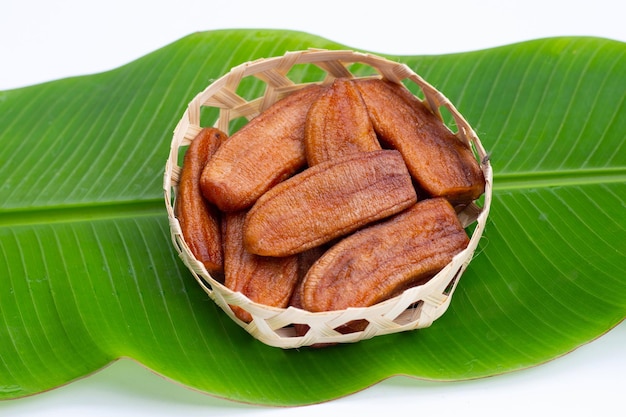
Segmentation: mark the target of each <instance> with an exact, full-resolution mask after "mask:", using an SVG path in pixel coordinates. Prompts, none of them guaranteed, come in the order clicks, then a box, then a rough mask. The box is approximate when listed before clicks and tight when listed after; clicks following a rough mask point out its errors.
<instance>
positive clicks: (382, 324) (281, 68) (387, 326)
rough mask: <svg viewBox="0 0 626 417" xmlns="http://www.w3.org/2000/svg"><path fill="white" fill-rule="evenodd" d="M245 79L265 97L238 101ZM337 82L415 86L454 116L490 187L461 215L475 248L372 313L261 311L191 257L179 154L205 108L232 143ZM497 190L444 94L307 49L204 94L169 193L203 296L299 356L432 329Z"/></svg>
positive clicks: (186, 120)
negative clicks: (353, 327)
mask: <svg viewBox="0 0 626 417" xmlns="http://www.w3.org/2000/svg"><path fill="white" fill-rule="evenodd" d="M297 64H305V65H314V66H316V67H318V68H321V69H322V71H323V72H324V77H323V78H322V79H321V80H318V81H313V82H301V83H297V82H295V81H293V80H291V79H290V78H289V71H290V70H291V69H292V68H293V66H294V65H297ZM353 64H364V65H365V66H368V67H369V68H370V69H371V70H373V73H372V74H367V75H359V74H353V73H352V72H350V66H351V65H353ZM246 77H254V78H256V79H257V80H259V81H260V82H263V83H265V92H264V93H263V94H262V95H261V96H259V97H257V98H254V99H250V100H246V99H244V98H243V97H242V96H241V95H239V94H238V93H237V88H238V87H239V84H240V82H241V80H242V79H244V78H246ZM339 77H351V78H371V77H377V78H385V79H388V80H390V81H394V82H399V83H413V84H415V85H417V87H418V88H419V90H421V92H422V94H423V96H424V98H423V99H422V101H423V102H424V104H426V105H427V107H428V108H429V109H430V110H431V111H432V112H433V113H435V114H436V115H437V116H438V117H440V118H441V117H442V115H441V112H440V108H446V109H447V111H448V112H449V113H450V114H451V116H452V118H453V120H454V123H455V125H456V127H457V129H458V130H457V131H456V132H454V133H455V135H456V136H457V138H459V140H462V141H463V142H465V143H467V144H470V145H471V146H472V147H473V149H474V152H475V154H476V157H477V160H478V162H479V164H480V167H481V169H482V171H483V174H484V177H485V182H486V184H485V193H484V194H483V199H482V206H479V205H476V204H471V205H469V206H468V207H467V208H466V209H465V210H464V211H462V212H461V213H459V219H460V220H461V223H462V225H463V227H467V226H468V225H469V224H472V223H476V226H475V227H474V230H473V232H472V234H471V236H470V242H469V245H468V247H467V248H466V249H464V250H463V251H462V252H460V253H459V254H457V255H456V256H455V257H454V258H453V260H452V262H450V264H448V265H447V266H446V267H445V268H444V269H443V270H442V271H440V272H439V273H438V274H437V275H435V277H433V278H431V279H430V280H429V281H428V282H427V283H425V284H423V285H420V286H416V287H412V288H409V289H407V290H405V291H404V292H403V293H401V294H400V295H398V296H396V297H394V298H391V299H388V300H386V301H383V302H381V303H378V304H375V305H374V306H371V307H359V308H349V309H346V310H339V311H329V312H309V311H305V310H301V309H298V308H295V307H288V308H277V307H270V306H266V305H262V304H258V303H255V302H253V301H251V300H250V299H248V298H247V297H246V296H244V295H243V294H241V293H239V292H234V291H232V290H230V289H229V288H227V287H226V286H224V285H223V284H222V283H220V282H219V281H217V280H216V279H214V278H213V277H212V276H211V275H210V274H209V273H208V272H207V270H206V268H205V267H204V265H203V264H202V263H201V262H199V261H198V260H197V259H195V257H194V256H193V254H192V253H191V251H190V250H189V247H188V246H187V244H186V242H185V240H184V237H183V236H182V231H181V228H180V224H179V222H178V219H177V218H176V216H175V200H176V191H177V186H178V180H179V176H180V171H181V166H180V165H179V152H180V151H181V148H182V147H184V146H186V145H188V144H189V143H190V142H191V141H192V140H193V138H194V137H195V136H196V135H197V133H198V132H199V131H200V130H201V129H202V128H203V127H207V126H202V125H201V121H200V119H201V115H200V112H201V109H202V108H204V107H214V108H217V109H218V110H219V116H218V117H217V120H216V121H215V123H214V124H213V127H216V128H218V129H220V130H222V131H224V132H225V133H227V134H229V135H231V132H230V130H231V129H230V123H231V121H232V120H234V119H236V118H239V117H246V118H247V119H251V118H252V117H254V116H256V115H258V114H259V113H260V112H261V111H263V109H264V108H267V107H268V106H269V105H271V104H272V103H273V102H275V101H276V100H278V99H280V98H282V97H283V96H284V95H286V94H289V93H290V92H293V91H295V90H297V89H300V88H304V87H305V86H307V85H309V84H311V83H318V84H319V83H321V84H329V83H331V82H332V80H333V79H335V78H339ZM405 85H406V84H405ZM492 183H493V172H492V168H491V163H490V161H489V156H488V154H487V152H486V151H485V149H484V148H483V146H482V143H481V142H480V140H479V138H478V136H477V135H476V133H475V132H474V130H473V129H472V127H471V126H470V125H469V123H468V122H467V121H466V120H465V118H464V117H463V116H462V115H461V114H460V113H459V112H458V110H457V109H456V108H455V107H454V105H453V104H452V103H451V102H450V101H449V100H448V99H447V98H446V97H445V96H444V95H443V94H442V93H441V92H439V91H438V90H437V89H435V88H434V87H433V86H432V85H430V84H429V83H428V82H426V81H425V80H424V79H423V78H422V77H420V76H419V75H417V74H416V73H415V72H413V70H411V69H410V68H409V67H408V66H407V65H406V64H403V63H398V62H394V61H390V60H388V59H386V58H383V57H381V56H378V55H374V54H370V53H363V52H357V51H352V50H326V49H308V50H302V51H290V52H287V53H285V54H284V55H282V56H275V57H269V58H260V59H256V60H253V61H249V62H244V63H242V64H239V65H237V66H235V67H233V68H231V70H230V71H228V72H227V73H226V74H224V75H223V76H222V77H220V78H219V79H217V80H215V81H213V82H211V83H210V84H209V85H208V86H207V87H206V88H205V89H204V90H203V91H201V92H199V93H198V94H197V95H196V96H195V97H194V98H193V99H192V100H191V102H190V103H189V104H188V106H187V109H186V110H185V111H184V113H183V115H182V117H181V119H180V120H179V122H178V124H177V125H176V127H175V129H174V133H173V137H172V142H171V147H170V154H169V157H168V159H167V162H166V164H165V172H164V176H163V192H164V199H165V205H166V209H167V212H168V219H169V226H170V234H171V239H172V243H173V245H174V247H175V249H176V250H177V252H178V254H179V255H180V257H181V259H182V260H183V262H184V263H185V265H186V266H187V267H188V269H189V270H190V272H191V273H192V275H193V276H194V278H195V279H196V281H197V283H198V284H199V285H200V286H201V287H202V289H203V290H204V291H205V292H206V293H207V294H208V295H209V297H210V298H211V299H212V300H213V301H214V302H215V303H216V304H217V305H218V306H219V307H220V308H221V309H222V310H223V311H224V312H225V313H226V314H227V315H228V316H229V317H230V318H231V319H232V320H233V321H235V322H236V323H237V324H238V325H239V326H241V327H242V328H244V329H245V330H246V331H247V332H248V333H250V334H251V335H252V336H253V337H254V338H256V339H258V340H260V341H261V342H263V343H265V344H267V345H270V346H275V347H280V348H297V347H301V346H310V345H314V344H326V343H348V342H356V341H359V340H363V339H368V338H371V337H374V336H378V335H382V334H388V333H396V332H400V331H407V330H413V329H417V328H424V327H428V326H430V325H431V324H432V323H433V321H434V320H436V319H437V318H439V317H440V316H441V315H442V314H443V313H444V312H445V311H446V309H447V308H448V305H449V304H450V301H451V298H452V295H453V293H454V291H455V289H456V286H457V284H458V282H459V279H460V277H461V275H462V274H463V272H464V271H465V269H466V267H467V266H468V264H469V263H470V261H471V259H472V257H473V256H474V253H475V251H476V249H477V246H478V242H479V240H480V239H481V236H482V233H483V231H484V228H485V224H486V220H487V217H488V215H489V210H490V206H491V199H492ZM229 305H236V306H239V307H243V308H245V309H246V310H247V311H248V312H250V313H251V315H252V317H253V320H252V321H251V322H250V323H245V322H242V321H241V320H239V319H238V318H237V317H236V316H235V315H234V313H233V312H232V310H231V309H230V307H229ZM364 315H365V316H367V317H368V318H367V320H368V321H369V322H370V324H369V325H368V326H367V328H366V329H365V330H364V331H362V332H356V333H348V334H340V333H338V332H337V331H335V330H333V329H334V328H336V327H338V325H340V324H345V323H347V322H348V321H350V320H354V319H359V318H362V317H363V316H364ZM294 323H298V324H307V325H309V327H310V330H309V332H307V333H306V334H305V335H304V336H295V335H294V333H293V330H292V328H291V326H290V325H292V324H294ZM333 326H334V327H333Z"/></svg>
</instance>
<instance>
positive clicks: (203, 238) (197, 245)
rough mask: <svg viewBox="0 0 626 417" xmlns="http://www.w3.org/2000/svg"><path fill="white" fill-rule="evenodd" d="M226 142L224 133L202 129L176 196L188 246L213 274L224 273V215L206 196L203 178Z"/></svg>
mask: <svg viewBox="0 0 626 417" xmlns="http://www.w3.org/2000/svg"><path fill="white" fill-rule="evenodd" d="M226 138H227V136H226V134H225V133H224V132H222V131H220V130H218V129H214V128H205V129H202V130H201V131H200V132H199V133H198V135H196V137H195V138H194V140H193V141H192V142H191V144H190V145H189V148H188V149H187V152H186V153H185V158H184V161H183V167H182V172H181V176H180V182H179V187H178V194H177V196H176V200H177V202H176V215H177V217H178V221H179V222H180V227H181V229H182V232H183V236H184V238H185V242H186V243H187V246H189V249H190V250H191V252H192V253H193V255H194V256H195V257H196V259H198V260H199V261H200V262H202V263H203V264H204V266H205V267H206V269H207V271H209V273H212V274H218V273H221V271H222V268H223V256H222V240H221V236H220V214H219V211H218V210H217V208H216V207H215V206H213V205H212V204H211V203H209V202H208V201H206V200H205V199H204V197H203V196H202V192H201V190H200V175H201V174H202V170H203V169H204V166H205V165H206V163H207V161H208V160H209V159H210V158H211V156H212V155H213V154H214V153H215V151H216V150H217V149H218V147H219V146H220V144H221V143H222V142H223V141H224V140H226Z"/></svg>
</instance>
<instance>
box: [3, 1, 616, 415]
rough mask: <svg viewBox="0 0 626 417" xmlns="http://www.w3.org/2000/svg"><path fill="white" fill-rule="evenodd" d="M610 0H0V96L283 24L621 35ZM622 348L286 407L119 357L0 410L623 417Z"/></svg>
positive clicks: (398, 382)
mask: <svg viewBox="0 0 626 417" xmlns="http://www.w3.org/2000/svg"><path fill="white" fill-rule="evenodd" d="M623 4H624V3H623V2H622V1H621V0H614V1H610V0H595V1H588V0H586V1H579V0H569V1H552V2H550V1H549V0H543V1H537V0H525V1H487V0H483V1H460V0H458V1H445V0H442V1H433V0H430V1H428V2H426V1H394V0H383V1H378V2H375V1H367V0H361V1H358V2H354V1H340V0H332V1H327V0H316V1H309V2H297V1H294V0H291V1H275V0H265V1H260V0H256V1H242V0H223V1H220V2H216V1H214V2H209V1H189V0H176V1H170V2H165V1H159V0H153V1H132V0H126V1H118V0H107V1H100V2H98V3H92V2H89V1H28V0H8V1H7V0H0V90H5V89H11V88H16V87H20V86H26V85H32V84H36V83H39V82H44V81H49V80H53V79H57V78H62V77H67V76H74V75H82V74H89V73H94V72H100V71H105V70H108V69H112V68H115V67H118V66H120V65H122V64H125V63H127V62H130V61H132V60H134V59H137V58H139V57H141V56H143V55H145V54H147V53H149V52H152V51H153V50H155V49H158V48H160V47H162V46H165V45H166V44H169V43H171V42H174V41H176V40H177V39H179V38H181V37H184V36H186V35H188V34H190V33H192V32H195V31H204V30H211V29H227V28H278V29H295V30H301V31H305V32H309V33H312V34H316V35H320V36H323V37H326V38H329V39H331V40H334V41H337V42H340V43H343V44H345V45H347V46H349V47H354V48H363V49H366V50H369V51H372V52H383V53H397V54H410V55H417V54H443V53H451V52H461V51H468V50H476V49H483V48H488V47H492V46H498V45H504V44H508V43H513V42H518V41H524V40H529V39H536V38H543V37H550V36H561V35H584V36H600V37H605V38H611V39H616V40H621V41H625V42H626V22H625V20H624V16H625V12H626V6H624V5H623ZM625 80H626V69H625ZM624 346H626V323H622V324H621V325H619V326H618V327H617V328H615V329H613V330H612V331H611V332H609V333H608V334H606V335H604V336H602V337H601V338H599V339H598V340H595V341H593V342H592V343H590V344H588V345H585V346H582V347H581V348H579V349H577V350H576V351H574V352H572V353H570V354H568V355H565V356H564V357H562V358H559V359H557V360H554V361H552V362H550V363H547V364H544V365H541V366H539V367H535V368H532V369H528V370H524V371H519V372H515V373H512V374H508V375H502V376H498V377H492V378H487V379H482V380H477V381H467V382H460V383H433V382H425V381H419V380H416V379H412V378H407V377H393V378H390V379H389V380H387V381H383V382H381V383H379V384H377V385H375V386H374V387H371V388H368V389H366V390H364V391H362V392H360V393H356V394H354V395H350V396H348V397H346V398H342V399H338V400H335V401H331V402H328V403H324V404H319V405H313V406H307V407H299V408H295V409H294V408H279V409H276V408H267V407H256V406H251V405H243V404H237V403H233V402H230V401H227V400H223V399H219V398H213V397H210V396H208V395H205V394H202V393H198V392H193V391H191V390H189V389H187V388H185V387H181V386H178V385H176V384H174V383H172V382H170V381H167V380H165V379H163V378H161V377H159V376H157V375H154V374H153V373H151V372H150V371H149V370H146V369H144V368H143V367H141V366H140V365H138V364H136V363H135V362H133V361H131V360H127V359H124V360H121V361H118V362H117V363H114V364H113V365H111V366H110V367H108V368H107V369H105V370H103V371H101V372H98V373H96V374H95V375H92V376H89V377H87V378H84V379H82V380H80V381H76V382H73V383H71V384H69V385H67V386H64V387H61V388H58V389H55V390H53V391H51V392H47V393H43V394H39V395H35V396H33V397H29V398H25V399H19V400H12V401H5V402H0V415H2V416H5V415H6V416H12V417H13V416H15V417H19V416H65V417H72V416H117V417H124V416H138V417H141V416H151V417H159V416H186V417H195V416H209V415H210V416H220V415H224V416H266V415H268V416H269V415H272V416H281V415H294V414H295V415H299V416H319V415H323V414H326V415H328V414H330V415H339V414H340V413H343V414H344V415H347V413H348V412H349V413H350V414H354V415H364V414H365V415H369V414H371V415H394V416H398V415H406V414H408V415H417V414H421V415H432V416H435V415H438V416H441V415H459V414H465V415H500V414H502V415H550V414H554V415H570V416H571V415H585V414H587V415H609V416H613V415H626V412H625V411H624V410H625V408H626V402H625V400H624V393H625V388H626V376H625V375H626V354H625V350H624ZM0 355H1V352H0ZM1 382H2V381H0V385H1ZM401 413H402V414H401Z"/></svg>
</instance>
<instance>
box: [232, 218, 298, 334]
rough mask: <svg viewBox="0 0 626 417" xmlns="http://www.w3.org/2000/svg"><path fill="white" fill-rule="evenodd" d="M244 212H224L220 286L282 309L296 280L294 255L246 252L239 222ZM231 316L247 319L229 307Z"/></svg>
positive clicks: (241, 221) (246, 314) (250, 317)
mask: <svg viewBox="0 0 626 417" xmlns="http://www.w3.org/2000/svg"><path fill="white" fill-rule="evenodd" d="M245 217H246V212H245V211H241V212H237V213H226V214H225V215H224V222H223V240H224V275H225V281H224V285H226V287H228V288H230V289H231V290H233V291H238V292H241V293H242V294H244V295H245V296H247V297H248V298H249V299H251V300H252V301H254V302H257V303H260V304H264V305H267V306H272V307H280V308H286V307H287V306H288V304H289V300H290V298H291V294H292V293H293V290H294V288H295V286H296V285H297V283H298V277H299V276H298V257H297V256H295V255H294V256H288V257H283V258H271V257H266V256H259V255H255V254H252V253H249V252H248V251H246V250H245V249H244V247H243V225H244V221H245ZM231 308H232V309H233V312H234V313H235V315H236V316H237V317H238V318H239V319H240V320H242V321H244V322H247V323H248V322H250V321H251V320H252V316H251V315H250V313H248V312H247V311H245V310H244V309H242V308H240V307H238V306H231Z"/></svg>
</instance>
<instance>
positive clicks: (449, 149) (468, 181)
mask: <svg viewBox="0 0 626 417" xmlns="http://www.w3.org/2000/svg"><path fill="white" fill-rule="evenodd" d="M355 83H356V85H357V86H358V88H359V90H360V91H361V95H362V96H363V100H364V101H365V104H366V106H367V108H368V111H369V113H370V117H371V119H372V123H373V124H374V129H375V130H376V133H377V134H378V136H379V139H380V140H381V141H383V142H386V143H387V144H389V145H390V146H391V147H392V148H394V149H397V150H399V151H400V153H402V156H403V157H404V159H405V161H406V163H407V166H408V168H409V171H410V172H411V175H413V177H414V178H415V180H416V181H417V182H418V183H419V185H420V187H421V188H422V189H423V190H425V191H426V192H427V193H428V194H430V196H433V197H445V198H447V199H448V200H449V201H450V202H451V203H452V204H453V205H457V204H467V203H469V202H471V201H472V200H475V199H476V198H478V197H479V196H480V195H481V194H482V193H483V192H484V190H485V178H484V176H483V173H482V171H481V169H480V167H479V166H478V162H477V161H476V158H475V157H474V155H473V153H472V151H471V149H470V148H469V146H467V145H466V144H464V143H463V142H461V141H460V140H459V139H458V138H457V137H456V136H454V134H453V133H452V132H450V130H448V128H446V126H445V125H444V124H443V123H442V122H441V120H439V119H438V118H437V116H435V115H434V114H433V113H432V112H431V111H429V110H428V108H426V106H425V105H424V104H423V103H422V102H421V101H419V100H418V99H417V98H416V97H415V96H414V95H413V94H411V92H410V91H409V90H408V89H406V88H405V87H404V86H403V85H401V84H396V83H392V82H390V81H385V80H379V79H366V80H358V81H356V82H355Z"/></svg>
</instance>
